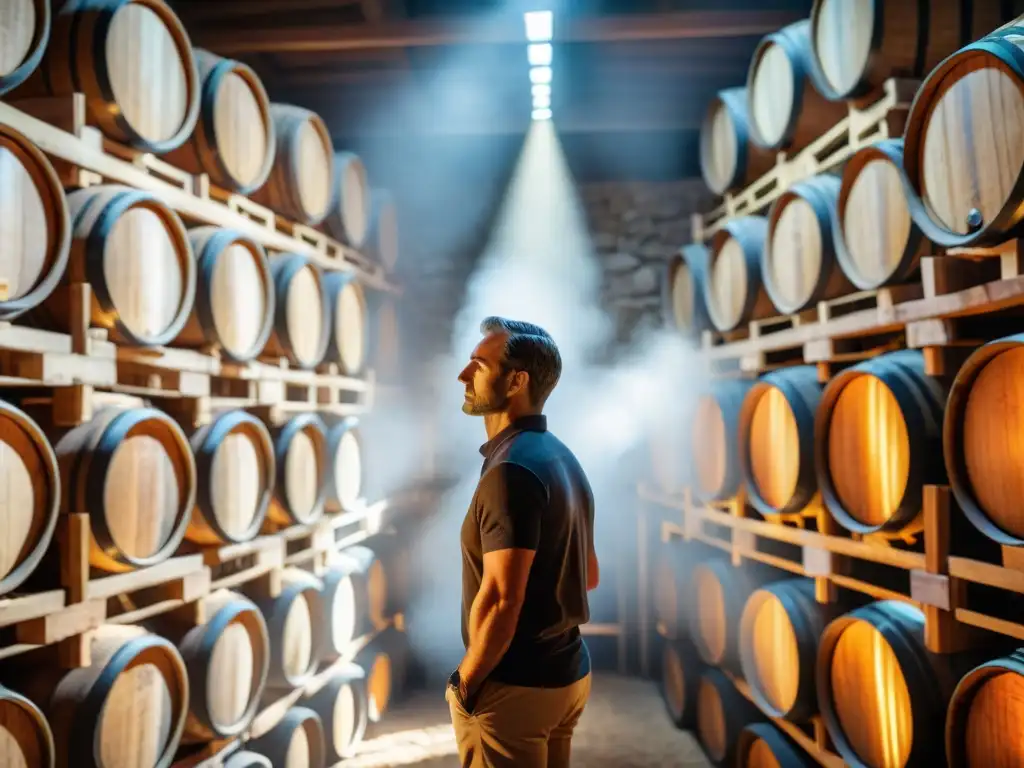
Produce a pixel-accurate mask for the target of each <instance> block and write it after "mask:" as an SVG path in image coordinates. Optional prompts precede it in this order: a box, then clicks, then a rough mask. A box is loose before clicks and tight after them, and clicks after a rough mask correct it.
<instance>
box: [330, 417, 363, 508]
mask: <svg viewBox="0 0 1024 768" xmlns="http://www.w3.org/2000/svg"><path fill="white" fill-rule="evenodd" d="M327 467H328V472H327V478H326V483H327V487H326V498H327V500H328V501H330V502H331V503H332V504H333V505H335V506H337V507H338V508H340V509H342V510H349V511H351V510H354V509H356V508H357V505H358V503H359V500H360V499H361V498H362V495H363V475H364V468H363V448H362V441H361V440H360V436H359V422H358V420H356V419H355V418H352V417H350V418H347V419H342V420H341V421H339V422H337V423H336V424H333V425H332V426H331V427H330V428H329V429H328V430H327Z"/></svg>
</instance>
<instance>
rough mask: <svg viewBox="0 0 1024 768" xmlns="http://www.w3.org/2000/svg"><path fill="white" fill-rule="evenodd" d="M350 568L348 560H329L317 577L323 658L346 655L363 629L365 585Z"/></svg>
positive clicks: (365, 625) (364, 619)
mask: <svg viewBox="0 0 1024 768" xmlns="http://www.w3.org/2000/svg"><path fill="white" fill-rule="evenodd" d="M353 566H354V561H353V560H352V559H350V558H344V557H336V556H335V557H332V559H331V560H330V563H329V566H328V568H327V570H326V571H325V572H324V574H323V576H322V577H321V579H322V581H323V585H324V587H323V591H322V604H323V609H324V622H323V626H324V641H323V655H324V657H325V658H336V657H338V656H341V655H342V654H344V653H346V652H347V651H348V650H349V649H350V648H351V646H352V643H353V642H354V641H355V640H356V639H357V638H358V637H359V636H360V633H361V632H363V631H364V630H365V629H366V628H367V617H366V607H367V604H368V601H367V593H366V589H365V583H363V582H362V580H361V578H360V576H361V574H359V573H354V572H353Z"/></svg>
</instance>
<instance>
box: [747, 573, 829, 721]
mask: <svg viewBox="0 0 1024 768" xmlns="http://www.w3.org/2000/svg"><path fill="white" fill-rule="evenodd" d="M833 617H834V610H833V609H831V608H830V607H829V606H826V605H822V604H821V603H818V602H817V601H816V600H815V599H814V580H813V579H786V580H785V581H779V582H776V583H774V584H769V585H767V586H764V587H761V588H760V589H758V590H756V591H755V592H753V593H752V594H751V595H750V597H749V598H748V599H747V602H746V603H745V604H744V606H743V613H742V615H741V617H740V624H739V651H740V664H741V666H742V668H743V679H744V680H746V681H747V683H748V684H749V685H750V694H751V697H752V698H753V699H754V702H755V703H756V704H757V705H758V706H759V707H760V708H761V711H763V712H766V713H767V714H769V715H771V716H772V717H780V718H785V719H787V720H792V721H794V722H801V723H802V722H807V721H808V720H809V719H810V718H811V717H813V716H814V715H816V714H818V701H817V690H816V688H815V683H814V665H815V662H816V659H817V653H818V638H819V637H820V636H821V633H822V631H823V630H824V629H825V625H826V624H828V622H829V621H830V620H831V619H832V618H833Z"/></svg>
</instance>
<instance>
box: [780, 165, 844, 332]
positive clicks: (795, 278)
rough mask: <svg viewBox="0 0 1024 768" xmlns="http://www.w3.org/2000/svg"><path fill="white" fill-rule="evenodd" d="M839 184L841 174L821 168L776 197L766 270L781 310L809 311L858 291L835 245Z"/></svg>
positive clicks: (787, 311) (789, 312)
mask: <svg viewBox="0 0 1024 768" xmlns="http://www.w3.org/2000/svg"><path fill="white" fill-rule="evenodd" d="M839 186H840V181H839V178H838V177H837V176H833V175H831V174H821V175H819V176H814V177H812V178H809V179H805V180H804V181H801V182H798V183H796V184H794V185H793V186H791V187H790V188H789V189H787V190H786V191H785V192H783V193H782V195H781V196H779V197H778V198H777V199H776V200H775V202H774V203H772V206H771V209H770V211H769V213H768V237H767V238H766V239H765V246H764V251H763V252H762V257H761V258H762V261H761V275H762V278H763V280H764V287H765V290H766V291H767V292H768V296H769V298H770V299H771V300H772V303H773V304H774V305H775V308H776V309H778V310H779V313H780V314H783V315H789V314H795V313H797V312H803V311H804V310H806V309H812V308H814V307H816V306H817V305H818V302H819V301H825V300H828V299H834V298H836V297H837V296H843V295H845V294H847V293H850V292H851V291H853V285H852V284H851V283H850V281H849V279H847V277H846V275H845V274H843V270H842V269H840V267H839V262H838V261H837V260H836V251H835V247H834V245H833V237H832V223H833V221H834V219H835V208H836V200H838V199H839Z"/></svg>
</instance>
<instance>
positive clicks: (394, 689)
mask: <svg viewBox="0 0 1024 768" xmlns="http://www.w3.org/2000/svg"><path fill="white" fill-rule="evenodd" d="M408 654H409V646H408V640H407V638H406V637H405V633H403V632H400V631H398V630H397V629H394V628H390V629H386V630H384V631H383V632H381V633H380V634H378V635H377V636H376V637H374V639H373V640H371V641H370V642H369V644H367V645H366V646H364V647H363V648H362V649H361V650H360V651H359V652H358V653H357V654H356V656H355V659H354V660H353V661H354V663H355V664H356V665H358V666H359V667H361V668H362V669H363V671H364V672H365V674H366V697H367V705H366V715H367V718H368V719H369V721H370V722H371V723H379V722H380V721H381V720H382V719H383V717H384V714H385V713H386V712H387V711H388V709H390V707H391V704H392V703H393V702H394V701H395V699H397V698H398V696H399V694H400V693H401V691H402V688H403V686H404V684H405V675H406V665H407V663H408Z"/></svg>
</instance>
